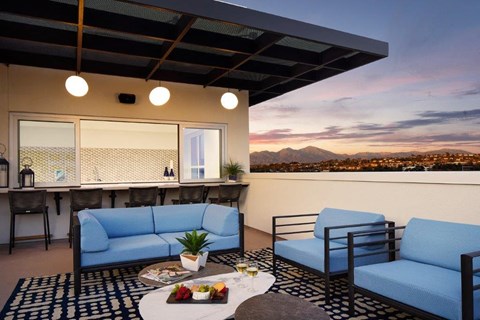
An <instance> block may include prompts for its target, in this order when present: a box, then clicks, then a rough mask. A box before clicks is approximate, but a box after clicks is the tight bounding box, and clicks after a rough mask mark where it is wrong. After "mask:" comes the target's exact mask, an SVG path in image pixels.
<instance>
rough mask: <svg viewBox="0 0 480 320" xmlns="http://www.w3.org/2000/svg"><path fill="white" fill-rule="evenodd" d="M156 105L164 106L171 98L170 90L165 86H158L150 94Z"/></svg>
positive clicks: (152, 101)
mask: <svg viewBox="0 0 480 320" xmlns="http://www.w3.org/2000/svg"><path fill="white" fill-rule="evenodd" d="M148 98H149V99H150V102H151V103H152V104H153V105H154V106H163V105H164V104H165V103H167V102H168V100H170V91H169V90H168V89H167V88H165V87H156V88H154V89H153V90H152V91H151V92H150V95H149V96H148Z"/></svg>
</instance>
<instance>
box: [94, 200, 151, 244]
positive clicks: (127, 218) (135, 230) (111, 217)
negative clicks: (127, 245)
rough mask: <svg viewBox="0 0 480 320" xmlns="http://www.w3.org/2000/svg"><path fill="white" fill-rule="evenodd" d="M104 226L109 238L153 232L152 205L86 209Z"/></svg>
mask: <svg viewBox="0 0 480 320" xmlns="http://www.w3.org/2000/svg"><path fill="white" fill-rule="evenodd" d="M85 211H87V212H89V213H90V214H91V215H92V216H94V217H95V218H96V219H97V220H98V222H100V224H101V225H102V226H103V228H104V229H105V231H106V232H107V235H108V237H109V238H118V237H127V236H134V235H141V234H148V233H153V216H152V208H151V207H139V208H112V209H89V210H85Z"/></svg>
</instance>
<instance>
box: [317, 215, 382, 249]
mask: <svg viewBox="0 0 480 320" xmlns="http://www.w3.org/2000/svg"><path fill="white" fill-rule="evenodd" d="M383 221H385V217H384V216H383V214H378V213H371V212H363V211H353V210H343V209H335V208H325V209H323V210H322V211H321V212H320V214H319V215H318V218H317V221H316V222H315V229H314V235H315V237H317V238H320V239H325V227H334V226H342V225H351V224H361V223H375V222H383ZM383 228H385V226H384V225H380V226H364V227H356V228H341V229H334V230H330V238H334V237H346V236H347V234H348V232H354V231H372V230H375V229H383ZM383 239H385V236H384V235H381V236H379V235H375V236H367V237H362V238H361V242H368V241H376V240H383ZM335 242H339V243H343V244H347V243H348V240H347V238H344V239H338V240H335ZM375 248H376V247H371V249H375Z"/></svg>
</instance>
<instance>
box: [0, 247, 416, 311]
mask: <svg viewBox="0 0 480 320" xmlns="http://www.w3.org/2000/svg"><path fill="white" fill-rule="evenodd" d="M245 255H246V256H247V258H249V259H252V260H256V261H258V262H259V264H260V269H261V270H262V271H270V272H271V271H272V265H271V261H272V251H271V249H261V250H255V251H249V252H246V253H245ZM237 257H238V255H237V254H235V253H232V254H224V255H220V256H211V257H209V261H212V262H217V263H222V264H227V265H231V266H233V265H234V261H235V260H236V258H237ZM277 268H278V269H277V270H278V272H277V280H276V282H275V284H274V285H273V286H272V287H271V288H270V291H269V292H277V293H283V294H290V295H294V296H297V297H300V298H302V299H305V300H307V301H310V302H312V303H314V304H316V305H318V306H320V307H322V308H323V309H325V310H326V312H327V313H328V314H329V316H330V318H331V319H333V320H342V319H350V318H349V317H348V303H347V301H346V297H347V282H346V280H345V279H340V280H335V281H333V289H334V291H335V293H334V294H333V298H332V299H331V303H330V304H328V305H326V304H325V297H324V291H323V288H324V282H323V279H321V278H319V277H317V276H315V275H313V274H311V273H309V272H306V271H303V270H301V269H299V268H296V267H293V266H290V265H288V264H285V263H283V262H280V263H279V265H278V267H277ZM141 269H142V267H132V268H122V269H113V270H106V271H98V272H91V273H87V274H84V275H83V276H84V278H83V281H82V294H81V295H79V296H78V297H75V296H74V295H73V274H71V273H67V274H58V275H53V276H43V277H32V278H25V279H20V280H19V282H18V284H17V287H16V288H15V290H14V292H13V293H12V295H11V297H10V299H9V300H8V301H7V303H6V304H5V307H4V309H3V310H2V312H1V313H0V319H6V320H10V319H11V320H14V319H49V320H50V319H52V320H54V319H118V320H123V319H138V320H140V319H141V316H140V314H139V312H138V303H139V302H140V299H141V298H142V297H143V296H144V295H145V294H147V293H149V292H150V291H152V290H154V289H155V288H153V287H148V286H145V285H144V284H142V283H141V282H140V281H139V280H138V278H137V275H138V272H139V271H140V270H141ZM355 308H356V311H357V316H356V317H355V318H351V319H358V320H360V319H362V320H364V319H389V320H396V319H403V320H405V319H415V318H413V317H412V316H410V315H409V314H407V313H404V312H400V311H398V310H396V309H394V308H392V307H390V306H388V305H384V304H380V303H378V302H376V301H375V300H372V299H370V298H367V297H363V296H361V295H357V296H356V304H355Z"/></svg>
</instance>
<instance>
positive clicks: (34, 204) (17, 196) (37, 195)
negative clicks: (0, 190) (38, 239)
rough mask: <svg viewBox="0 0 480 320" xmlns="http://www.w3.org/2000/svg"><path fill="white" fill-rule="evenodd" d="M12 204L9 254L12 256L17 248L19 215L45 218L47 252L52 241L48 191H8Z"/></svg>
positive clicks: (44, 230) (44, 229) (44, 228)
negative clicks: (35, 215) (37, 215)
mask: <svg viewBox="0 0 480 320" xmlns="http://www.w3.org/2000/svg"><path fill="white" fill-rule="evenodd" d="M8 200H9V203H10V213H11V216H10V241H9V246H8V254H12V248H13V247H15V217H16V216H17V215H19V214H23V215H27V214H41V215H42V216H43V234H44V238H45V250H48V244H49V243H51V239H50V221H49V219H48V207H47V205H46V203H47V191H46V190H32V191H8Z"/></svg>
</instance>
